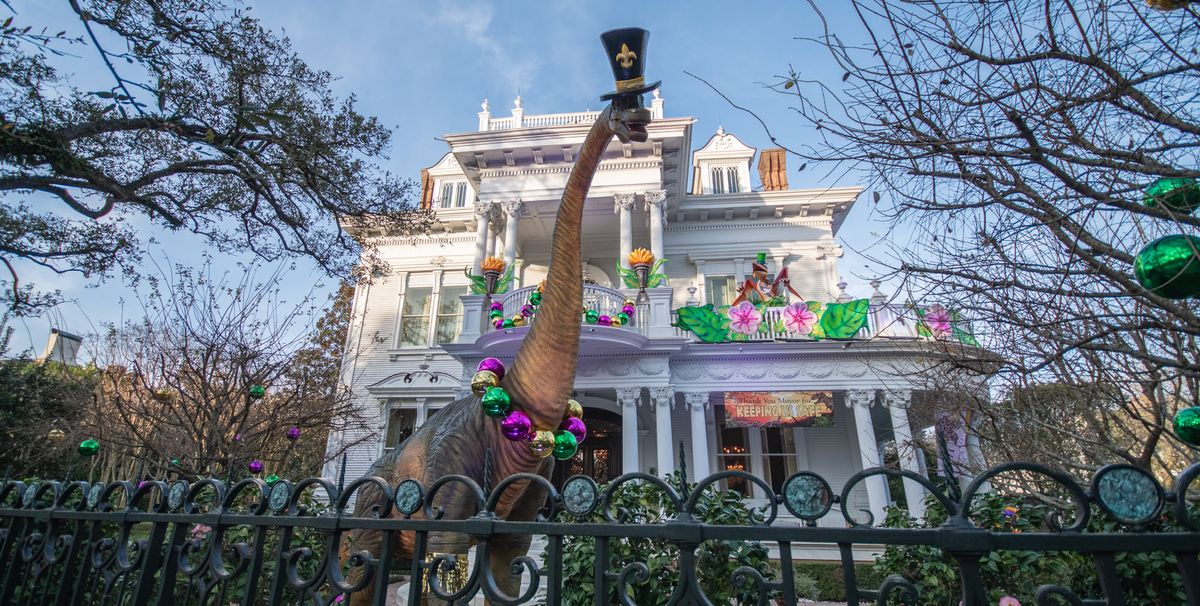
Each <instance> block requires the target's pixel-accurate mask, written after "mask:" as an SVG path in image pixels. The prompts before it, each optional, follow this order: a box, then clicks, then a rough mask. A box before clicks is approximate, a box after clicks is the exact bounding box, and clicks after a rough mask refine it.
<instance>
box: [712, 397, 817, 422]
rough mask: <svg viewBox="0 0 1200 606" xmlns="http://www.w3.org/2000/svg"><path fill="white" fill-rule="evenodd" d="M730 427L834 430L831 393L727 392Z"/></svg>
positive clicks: (727, 416)
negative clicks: (823, 428)
mask: <svg viewBox="0 0 1200 606" xmlns="http://www.w3.org/2000/svg"><path fill="white" fill-rule="evenodd" d="M725 424H726V425H727V426H729V427H832V426H833V392H831V391H729V392H725Z"/></svg>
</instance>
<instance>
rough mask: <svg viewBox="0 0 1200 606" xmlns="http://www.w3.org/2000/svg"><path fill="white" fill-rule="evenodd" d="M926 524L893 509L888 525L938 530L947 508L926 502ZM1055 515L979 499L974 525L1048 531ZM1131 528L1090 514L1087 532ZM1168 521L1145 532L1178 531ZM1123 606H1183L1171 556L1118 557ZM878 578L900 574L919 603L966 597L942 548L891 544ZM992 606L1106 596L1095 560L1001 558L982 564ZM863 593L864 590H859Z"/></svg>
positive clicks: (1055, 555) (999, 499) (1069, 555)
mask: <svg viewBox="0 0 1200 606" xmlns="http://www.w3.org/2000/svg"><path fill="white" fill-rule="evenodd" d="M926 512H927V513H926V519H925V521H924V522H920V523H917V522H914V521H913V520H912V519H911V518H909V517H908V513H907V511H905V510H902V509H897V508H889V510H888V515H887V519H886V520H885V522H884V525H885V526H887V527H889V528H936V527H938V526H941V525H942V523H944V522H945V521H946V518H947V513H946V510H945V508H943V507H942V506H941V503H940V502H938V501H937V500H936V499H933V498H929V499H927V501H926ZM1054 512H1055V510H1054V509H1053V508H1051V507H1049V506H1047V505H1045V504H1043V503H1040V502H1034V501H1031V500H1028V499H1025V500H1022V499H1018V498H1014V497H1012V496H1006V495H1002V494H998V493H988V494H984V495H980V496H978V497H976V500H975V504H974V506H973V507H972V515H971V519H972V521H973V522H974V523H975V524H976V525H977V526H979V527H981V528H985V529H987V530H991V531H993V532H996V531H1005V530H1007V531H1009V532H1044V531H1046V530H1048V524H1047V519H1048V518H1049V516H1051V515H1053V514H1054ZM1124 530H1126V527H1124V526H1122V525H1120V524H1117V523H1115V522H1112V521H1111V520H1109V519H1108V518H1107V517H1106V516H1104V514H1102V513H1101V512H1100V511H1099V510H1098V509H1095V508H1093V511H1092V517H1091V520H1090V521H1089V524H1088V531H1089V532H1109V533H1112V532H1122V531H1124ZM1178 530H1180V529H1179V527H1178V526H1177V525H1176V524H1175V523H1174V521H1173V520H1171V519H1168V518H1167V517H1166V516H1164V517H1162V518H1160V519H1159V520H1158V521H1157V522H1155V523H1153V524H1152V525H1150V527H1148V528H1146V529H1145V532H1170V531H1178ZM1114 559H1115V561H1116V567H1117V571H1118V572H1119V573H1120V575H1121V585H1122V588H1123V590H1124V592H1125V603H1126V604H1129V605H1130V606H1158V605H1166V604H1182V603H1184V602H1186V601H1187V597H1186V595H1185V594H1184V593H1183V586H1182V581H1181V579H1180V577H1179V573H1178V570H1179V569H1178V568H1177V566H1176V559H1175V556H1174V555H1173V554H1169V553H1157V552H1154V553H1117V554H1115V556H1114ZM875 571H876V572H877V573H878V575H879V577H880V578H885V577H887V576H890V575H894V574H896V575H901V576H903V577H905V578H907V579H909V580H910V581H912V582H913V584H914V585H916V587H917V589H918V590H919V591H920V594H921V598H920V601H919V604H921V605H922V606H926V605H928V606H935V605H936V606H941V605H954V604H958V603H959V600H961V596H962V590H961V584H960V582H959V576H958V566H957V564H956V563H955V561H954V559H953V558H951V557H950V556H948V555H946V554H945V553H943V552H942V550H941V549H939V548H937V547H930V546H925V545H889V546H888V547H887V549H886V550H885V551H884V553H883V555H882V556H881V557H880V558H879V559H878V560H877V561H876V563H875ZM980 571H981V573H982V576H983V581H984V585H985V586H986V587H987V588H988V600H989V601H990V602H991V603H996V602H997V601H999V599H1000V598H1001V597H1003V596H1006V595H1009V596H1013V597H1015V598H1017V599H1018V600H1019V601H1020V602H1021V603H1023V604H1024V603H1034V598H1033V595H1034V592H1035V591H1036V590H1037V588H1038V587H1039V586H1041V585H1043V584H1047V583H1054V584H1058V585H1062V586H1065V587H1069V588H1070V589H1071V590H1072V591H1074V592H1075V593H1076V594H1077V595H1079V596H1080V597H1081V598H1084V599H1087V598H1095V597H1099V596H1100V595H1101V591H1100V583H1099V578H1098V577H1097V574H1096V570H1095V565H1094V564H1093V561H1092V559H1091V557H1089V556H1086V555H1083V554H1079V553H1075V552H1034V551H996V552H992V553H990V554H988V555H987V556H985V557H984V558H983V559H982V560H981V561H980ZM860 586H863V585H862V584H860Z"/></svg>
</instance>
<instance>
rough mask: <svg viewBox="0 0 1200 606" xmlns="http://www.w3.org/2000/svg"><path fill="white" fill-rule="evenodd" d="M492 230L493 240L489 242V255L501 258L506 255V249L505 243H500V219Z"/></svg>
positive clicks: (492, 226) (493, 225)
mask: <svg viewBox="0 0 1200 606" xmlns="http://www.w3.org/2000/svg"><path fill="white" fill-rule="evenodd" d="M497 206H499V205H497ZM491 230H492V239H491V241H489V242H488V248H489V250H488V254H489V255H491V256H493V257H499V256H500V255H502V254H504V248H503V247H502V246H503V242H501V241H500V224H499V220H498V219H497V220H495V221H494V222H493V223H492V224H491Z"/></svg>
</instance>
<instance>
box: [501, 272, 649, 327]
mask: <svg viewBox="0 0 1200 606" xmlns="http://www.w3.org/2000/svg"><path fill="white" fill-rule="evenodd" d="M536 290H537V286H527V287H525V288H520V289H517V290H514V291H512V292H510V293H508V294H505V295H502V296H501V297H497V300H499V301H500V302H501V303H502V304H503V305H504V317H506V318H511V317H513V316H515V315H518V314H520V313H521V308H522V307H524V306H525V304H526V303H529V295H531V294H533V292H534V291H536ZM626 298H627V297H626V295H625V293H622V292H621V291H619V290H613V289H611V288H606V287H604V286H598V285H596V284H584V285H583V306H584V307H585V308H587V309H594V310H596V313H598V314H600V315H604V316H608V317H610V318H615V317H616V316H617V314H619V313H621V308H622V307H624V306H625V300H626ZM635 308H636V310H637V311H636V313H634V314H633V322H631V323H630V325H629V326H623V327H622V328H628V329H629V330H633V331H636V332H637V333H638V334H641V335H645V334H647V332H646V328H647V321H648V320H649V309H648V308H647V307H646V306H635ZM580 311H581V312H582V310H580ZM537 317H538V316H537V314H536V313H535V314H534V315H533V316H532V317H530V318H528V319H527V320H526V324H527V325H531V324H533V322H535V321H537ZM579 321H580V322H583V315H582V313H581V314H580V320H579ZM488 328H492V327H491V326H489V327H488Z"/></svg>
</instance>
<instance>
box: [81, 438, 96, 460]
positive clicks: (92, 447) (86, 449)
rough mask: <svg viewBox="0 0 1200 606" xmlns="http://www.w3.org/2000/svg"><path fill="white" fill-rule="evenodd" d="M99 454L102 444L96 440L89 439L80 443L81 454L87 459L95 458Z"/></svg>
mask: <svg viewBox="0 0 1200 606" xmlns="http://www.w3.org/2000/svg"><path fill="white" fill-rule="evenodd" d="M98 452H100V442H98V441H96V440H95V439H92V438H88V439H86V440H84V441H82V442H80V443H79V454H81V455H83V456H85V457H92V456H95V455H96V453H98Z"/></svg>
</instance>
